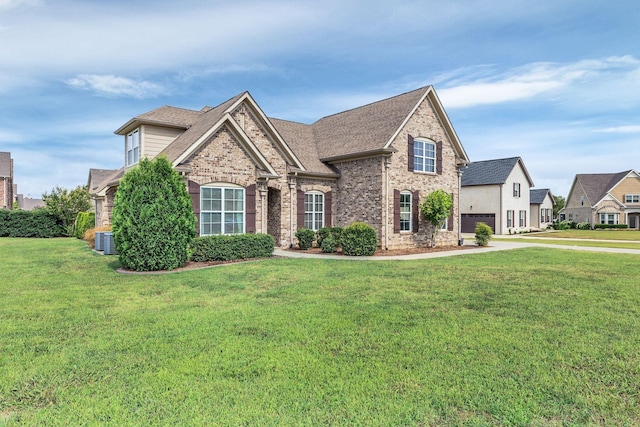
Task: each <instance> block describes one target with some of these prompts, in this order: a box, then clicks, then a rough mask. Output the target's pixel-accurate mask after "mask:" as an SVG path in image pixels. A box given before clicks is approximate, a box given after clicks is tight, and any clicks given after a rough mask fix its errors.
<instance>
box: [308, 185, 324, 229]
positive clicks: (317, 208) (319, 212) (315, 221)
mask: <svg viewBox="0 0 640 427" xmlns="http://www.w3.org/2000/svg"><path fill="white" fill-rule="evenodd" d="M322 227H324V194H322V193H319V192H315V191H314V192H309V193H305V194H304V228H308V229H310V230H313V231H318V230H319V229H321V228H322Z"/></svg>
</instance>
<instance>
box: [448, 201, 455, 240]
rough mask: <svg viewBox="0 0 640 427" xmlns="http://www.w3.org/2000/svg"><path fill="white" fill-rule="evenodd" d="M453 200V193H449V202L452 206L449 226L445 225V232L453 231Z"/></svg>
mask: <svg viewBox="0 0 640 427" xmlns="http://www.w3.org/2000/svg"><path fill="white" fill-rule="evenodd" d="M455 200H456V199H455V198H454V197H453V193H451V201H452V202H453V204H452V205H451V215H449V224H447V230H449V231H453V211H454V210H455Z"/></svg>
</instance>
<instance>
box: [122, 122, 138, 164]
mask: <svg viewBox="0 0 640 427" xmlns="http://www.w3.org/2000/svg"><path fill="white" fill-rule="evenodd" d="M125 146H126V163H127V166H131V165H135V164H136V163H138V160H140V129H136V130H134V131H133V132H131V133H129V134H128V135H127V137H126V139H125Z"/></svg>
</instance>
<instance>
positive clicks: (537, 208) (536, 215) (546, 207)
mask: <svg viewBox="0 0 640 427" xmlns="http://www.w3.org/2000/svg"><path fill="white" fill-rule="evenodd" d="M529 203H530V204H531V212H530V214H529V218H530V225H531V227H532V228H537V229H545V228H547V226H549V225H550V224H551V223H552V222H553V206H554V205H555V204H556V201H555V199H554V198H553V194H551V190H549V189H548V188H540V189H531V191H530V193H529Z"/></svg>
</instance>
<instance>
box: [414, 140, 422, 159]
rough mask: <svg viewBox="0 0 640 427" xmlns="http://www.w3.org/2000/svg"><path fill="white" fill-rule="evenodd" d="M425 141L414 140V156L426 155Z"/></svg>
mask: <svg viewBox="0 0 640 427" xmlns="http://www.w3.org/2000/svg"><path fill="white" fill-rule="evenodd" d="M423 145H424V143H423V142H422V141H414V142H413V155H414V156H420V157H422V156H424V146H423Z"/></svg>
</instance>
